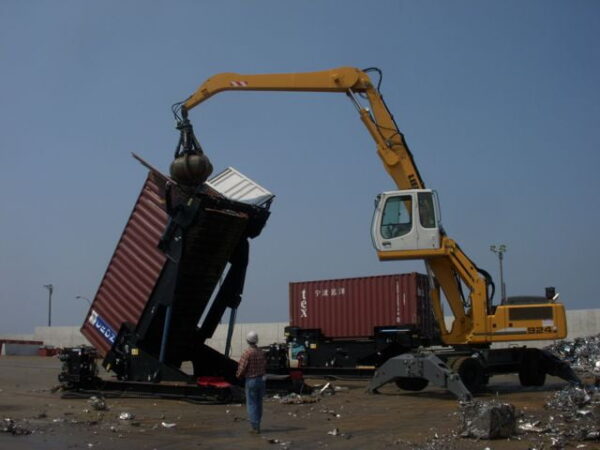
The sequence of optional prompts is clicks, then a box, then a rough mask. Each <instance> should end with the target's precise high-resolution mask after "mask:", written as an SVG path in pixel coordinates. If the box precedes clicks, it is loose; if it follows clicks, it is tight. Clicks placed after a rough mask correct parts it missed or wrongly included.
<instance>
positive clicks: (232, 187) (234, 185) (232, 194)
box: [206, 167, 275, 206]
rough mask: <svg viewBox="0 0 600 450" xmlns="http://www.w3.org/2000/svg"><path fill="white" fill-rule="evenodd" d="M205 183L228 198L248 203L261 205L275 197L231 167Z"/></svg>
mask: <svg viewBox="0 0 600 450" xmlns="http://www.w3.org/2000/svg"><path fill="white" fill-rule="evenodd" d="M206 184H208V185H209V186H210V187H211V188H213V189H214V190H215V191H217V192H219V193H220V194H222V195H224V196H225V197H227V198H228V199H230V200H235V201H238V202H242V203H247V204H249V205H256V206H262V205H264V204H265V203H268V202H269V201H270V200H271V199H272V198H273V197H275V195H274V194H272V193H271V192H269V191H268V190H266V189H265V188H264V187H262V186H261V185H260V184H258V183H256V182H254V181H252V180H251V179H250V178H248V177H247V176H246V175H244V174H242V173H241V172H239V171H237V170H236V169H234V168H233V167H228V168H227V169H225V170H224V171H223V172H221V173H219V174H218V175H215V176H214V177H212V178H211V179H210V180H208V181H207V182H206Z"/></svg>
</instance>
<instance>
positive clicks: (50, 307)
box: [44, 284, 54, 327]
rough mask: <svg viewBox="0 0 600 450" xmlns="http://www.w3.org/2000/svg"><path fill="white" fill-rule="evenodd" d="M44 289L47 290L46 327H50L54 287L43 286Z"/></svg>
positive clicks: (49, 285) (50, 285)
mask: <svg viewBox="0 0 600 450" xmlns="http://www.w3.org/2000/svg"><path fill="white" fill-rule="evenodd" d="M44 287H45V288H46V289H48V326H49V327H51V326H52V292H53V291H54V285H52V284H45V285H44Z"/></svg>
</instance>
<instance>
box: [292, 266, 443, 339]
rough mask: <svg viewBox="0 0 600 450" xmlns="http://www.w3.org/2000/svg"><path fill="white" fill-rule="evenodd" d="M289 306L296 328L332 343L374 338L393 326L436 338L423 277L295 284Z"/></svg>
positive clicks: (425, 277)
mask: <svg viewBox="0 0 600 450" xmlns="http://www.w3.org/2000/svg"><path fill="white" fill-rule="evenodd" d="M289 304H290V326H292V327H298V328H303V329H320V330H321V333H322V334H323V335H324V336H326V337H328V338H333V339H335V338H368V337H371V336H373V334H374V329H375V327H391V326H414V327H416V328H417V329H418V330H419V332H420V334H421V335H422V336H424V337H433V336H434V335H435V329H436V327H435V320H434V317H433V310H432V308H431V298H430V296H429V282H428V279H427V276H426V275H422V274H419V273H409V274H396V275H378V276H372V277H360V278H342V279H334V280H318V281H302V282H295V283H290V303H289Z"/></svg>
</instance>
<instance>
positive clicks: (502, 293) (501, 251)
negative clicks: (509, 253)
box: [490, 244, 506, 304]
mask: <svg viewBox="0 0 600 450" xmlns="http://www.w3.org/2000/svg"><path fill="white" fill-rule="evenodd" d="M490 250H491V251H492V252H494V253H495V254H496V255H498V260H499V261H500V297H501V298H500V301H501V303H502V304H503V303H504V302H505V301H506V285H505V284H504V270H503V267H502V261H503V260H504V252H506V245H504V244H500V245H498V246H496V245H490Z"/></svg>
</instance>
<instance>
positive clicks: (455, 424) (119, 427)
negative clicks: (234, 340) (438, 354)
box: [0, 357, 600, 450]
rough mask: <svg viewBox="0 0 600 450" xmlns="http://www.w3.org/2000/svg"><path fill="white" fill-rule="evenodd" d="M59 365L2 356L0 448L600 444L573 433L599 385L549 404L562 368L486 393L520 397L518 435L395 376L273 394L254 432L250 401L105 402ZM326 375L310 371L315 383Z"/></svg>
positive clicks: (501, 381) (591, 413) (591, 412)
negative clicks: (476, 431)
mask: <svg viewBox="0 0 600 450" xmlns="http://www.w3.org/2000/svg"><path fill="white" fill-rule="evenodd" d="M59 371H60V362H59V361H58V359H56V358H41V357H0V411H1V412H2V416H1V417H0V420H2V421H3V422H1V423H0V430H1V431H2V432H0V448H2V449H4V448H6V449H69V448H88V449H89V448H94V449H96V448H97V449H111V450H112V449H153V448H157V449H164V448H166V449H169V448H171V449H187V448H204V449H212V448H214V449H230V448H231V449H235V448H248V449H255V448H256V449H263V448H270V449H277V448H281V449H284V448H289V449H315V448H332V449H342V448H343V449H346V448H348V449H384V448H390V447H391V448H399V449H405V448H407V449H419V448H421V449H431V450H437V449H481V450H483V449H486V448H489V449H529V448H531V449H533V448H536V449H550V448H586V449H600V437H599V439H595V438H594V436H595V435H593V434H590V435H589V436H588V435H585V436H584V435H577V436H575V437H573V436H569V435H568V434H569V431H568V430H569V429H571V430H574V429H575V428H577V426H579V428H582V427H583V426H584V425H585V427H587V428H585V429H586V430H588V431H590V430H591V431H590V433H593V431H594V428H593V427H594V426H595V427H596V428H595V429H596V430H598V424H600V417H599V416H597V415H595V414H600V406H598V407H596V406H595V403H594V401H595V400H594V399H596V398H597V397H594V395H596V396H597V394H598V393H597V392H596V393H594V392H592V393H591V394H592V395H591V398H592V400H590V402H591V403H590V402H588V404H587V406H585V405H584V406H577V408H580V409H581V408H583V409H582V411H587V412H584V413H582V414H581V415H580V414H578V413H576V412H574V413H573V415H572V416H569V415H568V413H566V412H565V411H560V410H559V409H552V408H551V407H549V406H547V405H546V404H547V403H548V402H550V400H552V398H553V397H555V396H556V393H557V392H558V391H560V390H561V389H563V388H564V387H565V386H566V385H565V383H564V382H562V381H561V380H559V379H556V378H549V379H548V381H547V384H546V386H544V387H542V388H528V389H524V388H521V387H520V386H519V384H518V380H517V378H516V377H513V376H503V377H495V378H492V379H491V382H490V386H489V392H486V393H485V394H483V395H480V396H478V397H477V400H480V401H492V400H494V401H500V402H504V403H510V404H512V405H514V407H515V408H516V411H517V416H518V418H519V419H518V423H517V430H516V433H515V435H514V436H513V437H511V438H510V439H500V440H476V439H469V438H463V437H461V436H460V433H461V420H460V419H461V413H460V406H459V404H458V402H457V401H456V399H455V398H454V397H452V396H451V395H450V394H448V393H446V392H444V391H441V390H438V389H433V388H428V389H426V390H424V391H422V392H418V393H407V392H403V391H400V390H398V389H397V388H396V387H395V386H394V385H388V386H385V387H384V388H382V389H381V393H380V394H379V395H369V394H367V393H366V392H365V387H366V384H367V383H366V381H335V382H333V383H332V385H334V386H335V387H337V389H338V390H337V391H336V392H335V394H333V395H323V396H320V397H317V398H314V397H303V398H302V399H299V398H284V399H282V398H274V397H273V396H268V397H267V398H266V401H265V413H264V418H263V432H262V433H261V434H260V435H252V434H250V433H249V432H248V430H249V426H248V423H247V422H246V413H245V407H244V405H240V404H230V405H197V404H192V403H188V402H185V401H178V400H154V399H132V398H106V399H105V403H106V407H107V410H96V409H94V407H93V405H92V404H91V403H90V401H89V400H88V399H62V398H61V397H60V393H59V392H57V393H53V392H52V387H54V386H55V385H57V376H58V373H59ZM325 382H326V381H324V380H318V379H314V380H309V384H312V385H319V384H324V383H325ZM282 400H287V401H288V402H289V403H284V402H283V401H282ZM300 401H303V403H297V402H300ZM96 406H98V405H96ZM585 408H587V410H586V409H585ZM594 408H596V409H594ZM578 411H579V409H578ZM123 413H127V414H123ZM584 420H585V421H589V422H585V423H584V422H583V421H584ZM565 421H571V422H569V423H566V424H565V423H563V422H565ZM557 424H560V425H561V426H562V425H565V426H563V427H560V426H557ZM590 427H591V428H590ZM561 430H562V431H561ZM561 433H562V434H561ZM559 438H560V439H559ZM561 439H562V440H561ZM553 445H554V447H552V446H553Z"/></svg>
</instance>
